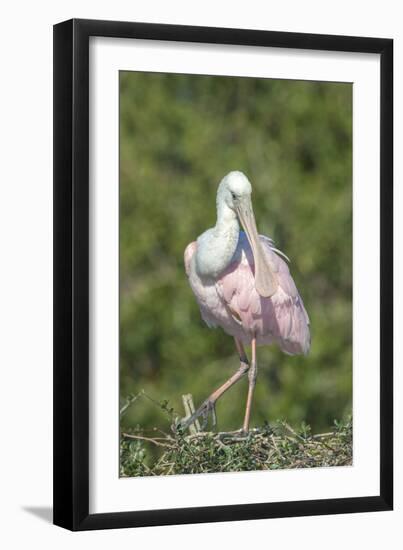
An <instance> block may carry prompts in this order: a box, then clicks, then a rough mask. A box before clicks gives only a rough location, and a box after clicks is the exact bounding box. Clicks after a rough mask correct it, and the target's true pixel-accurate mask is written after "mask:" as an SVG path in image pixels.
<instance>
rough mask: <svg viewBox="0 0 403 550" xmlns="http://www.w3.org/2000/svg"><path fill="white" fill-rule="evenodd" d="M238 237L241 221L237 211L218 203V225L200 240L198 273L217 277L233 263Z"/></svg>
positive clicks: (197, 256) (197, 261)
mask: <svg viewBox="0 0 403 550" xmlns="http://www.w3.org/2000/svg"><path fill="white" fill-rule="evenodd" d="M238 238H239V222H238V218H237V216H236V214H235V212H233V210H231V209H230V208H229V207H228V206H227V205H225V204H217V223H216V225H215V226H214V227H213V228H212V229H210V230H209V231H207V232H206V233H205V234H203V235H202V236H201V238H199V240H198V249H197V255H196V267H197V272H198V274H199V275H200V276H202V277H213V278H217V277H218V276H219V275H220V274H221V273H222V272H223V271H224V270H225V269H226V268H227V267H228V265H229V264H230V263H231V260H232V258H233V256H234V253H235V251H236V247H237V245H238Z"/></svg>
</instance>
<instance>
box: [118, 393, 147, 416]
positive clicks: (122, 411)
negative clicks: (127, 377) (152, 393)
mask: <svg viewBox="0 0 403 550" xmlns="http://www.w3.org/2000/svg"><path fill="white" fill-rule="evenodd" d="M142 395H144V390H141V391H140V392H139V393H138V394H137V395H132V396H131V397H130V398H129V399H127V401H126V403H125V404H124V405H123V407H122V408H121V409H120V411H119V415H120V416H123V415H124V414H125V412H126V411H127V409H128V408H129V407H130V406H131V405H133V403H134V402H135V401H137V399H138V398H139V397H141V396H142Z"/></svg>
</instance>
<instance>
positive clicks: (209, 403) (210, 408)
mask: <svg viewBox="0 0 403 550" xmlns="http://www.w3.org/2000/svg"><path fill="white" fill-rule="evenodd" d="M235 346H236V349H237V351H238V354H239V359H240V361H241V364H240V366H239V369H238V370H237V371H236V372H235V373H234V374H233V375H232V376H231V378H229V379H228V380H227V381H226V382H224V384H223V385H222V386H220V387H219V388H218V389H216V390H215V391H214V392H213V393H212V394H211V395H210V396H209V397H208V398H207V399H206V400H205V401H203V403H202V404H201V405H200V407H199V408H198V409H197V411H195V412H194V413H193V414H192V416H189V418H186V419H185V420H182V421H181V422H180V426H181V427H182V428H184V429H186V428H188V427H189V426H190V425H191V424H193V422H194V421H195V420H196V418H199V417H200V416H201V417H202V418H203V421H202V424H201V429H202V430H204V429H205V428H206V426H207V422H208V415H209V413H210V412H211V414H212V421H213V426H215V425H216V423H217V416H216V412H215V404H216V402H217V400H218V399H219V398H220V397H221V396H222V395H223V394H224V393H225V392H226V391H227V390H228V389H229V388H230V387H231V386H233V385H234V384H236V382H238V380H240V379H241V378H242V377H243V376H244V375H245V374H246V373H247V372H248V370H249V361H248V358H247V356H246V353H245V349H244V347H243V345H242V342H240V341H239V340H237V339H236V338H235Z"/></svg>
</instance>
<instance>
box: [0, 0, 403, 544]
mask: <svg viewBox="0 0 403 550" xmlns="http://www.w3.org/2000/svg"><path fill="white" fill-rule="evenodd" d="M234 4H235V2H234V0H230V1H227V0H225V1H222V2H218V1H217V0H214V1H211V0H203V2H199V3H198V4H197V5H196V4H195V3H194V2H191V1H183V2H182V1H180V0H170V1H169V2H164V1H163V0H158V1H157V0H154V1H152V0H150V1H148V2H141V3H140V2H139V3H135V2H133V0H131V1H123V0H120V1H119V0H114V1H110V0H109V1H105V0H98V2H92V3H91V2H89V1H88V0H80V1H78V0H70V1H69V2H67V1H66V0H60V1H59V2H48V1H45V0H36V1H35V2H27V1H25V2H18V1H14V2H13V3H11V2H10V3H7V4H6V5H7V8H6V9H5V8H4V6H3V10H2V14H1V15H2V18H1V19H2V25H1V33H0V39H1V41H2V44H1V50H0V51H1V59H2V60H1V65H0V66H1V77H2V78H1V81H2V82H1V87H0V94H1V101H0V110H1V111H0V128H1V145H2V147H1V151H2V160H1V163H0V170H1V177H0V182H1V195H2V196H1V200H0V209H1V211H0V224H1V232H0V235H1V249H0V250H1V254H2V259H3V261H2V263H1V271H0V278H1V285H0V311H1V314H0V323H1V328H2V332H1V334H2V339H1V345H0V354H1V362H0V365H1V372H2V374H3V378H2V383H1V384H0V413H1V415H0V418H1V420H2V422H1V431H0V441H1V446H0V448H1V452H0V476H1V477H0V480H1V481H0V517H1V523H2V528H1V530H0V541H1V542H3V544H2V546H3V547H5V548H23V547H24V546H28V545H29V546H31V547H33V548H36V547H41V548H54V547H57V548H58V549H60V550H61V549H64V548H70V547H71V545H72V544H75V546H76V547H77V548H86V547H87V545H88V544H91V545H97V546H96V547H97V548H109V547H110V546H111V544H113V545H115V546H117V545H119V546H120V547H124V546H126V545H134V544H135V545H136V548H140V547H141V546H143V547H144V548H154V547H155V548H157V547H158V545H161V547H163V548H166V549H170V548H175V549H182V548H192V550H193V549H194V550H196V549H199V548H206V547H210V548H218V547H219V546H220V545H221V544H225V545H226V546H231V548H233V549H234V550H235V549H240V548H244V547H245V546H247V547H250V546H251V545H253V544H256V545H259V546H260V545H263V546H268V545H275V546H281V547H282V548H292V547H295V548H299V549H301V550H303V549H308V548H309V549H310V550H313V549H316V548H318V549H319V548H326V549H329V550H331V549H333V548H335V549H336V548H340V547H345V548H353V547H354V545H355V544H359V545H360V547H365V548H367V549H372V548H378V547H379V546H380V545H385V546H386V547H390V548H397V547H399V543H398V541H399V539H400V541H401V540H402V538H403V536H402V530H401V524H402V522H403V501H402V497H403V491H402V489H403V483H402V475H401V468H400V467H399V466H400V464H401V463H402V462H403V448H402V431H403V430H402V398H401V392H398V391H397V388H400V387H401V385H402V380H403V377H402V374H401V373H400V372H399V370H398V368H396V392H395V393H396V397H397V398H399V399H398V400H397V404H396V423H395V424H396V429H395V433H396V436H397V435H399V438H398V439H397V443H396V466H397V468H396V506H395V508H396V510H395V511H394V512H388V513H385V512H383V513H378V514H359V515H351V516H333V517H331V516H324V517H316V518H297V519H279V520H267V521H266V520H265V521H254V522H252V521H249V522H240V523H226V524H210V525H196V526H195V525H189V526H180V527H177V526H173V527H159V528H153V529H151V528H146V529H136V530H121V531H109V532H106V531H105V532H96V533H76V534H72V533H69V532H67V531H63V530H61V529H59V528H56V527H53V526H51V525H50V523H49V522H48V521H45V520H44V519H40V518H39V517H38V515H39V516H45V517H46V516H49V515H50V512H49V507H50V504H51V452H52V447H51V424H52V421H51V416H52V412H51V368H52V356H51V351H52V348H51V304H52V302H51V284H52V279H51V261H52V257H51V254H52V253H51V245H52V241H51V231H52V218H51V206H52V187H51V185H52V182H51V178H52V124H51V114H52V96H51V94H52V65H51V62H52V28H51V26H52V24H54V23H57V22H59V21H62V20H64V19H69V18H71V17H82V18H93V19H119V20H128V21H130V20H132V21H133V20H137V21H149V22H160V23H182V24H195V25H210V26H226V27H231V26H233V27H242V28H256V29H258V28H262V29H270V30H283V31H301V32H316V33H329V34H351V35H361V36H381V37H392V38H394V39H395V98H396V110H395V113H396V116H395V120H396V131H395V136H396V145H395V151H396V152H397V151H401V150H402V146H403V140H402V137H403V136H402V124H401V123H402V103H401V98H402V97H403V76H402V70H401V67H402V62H403V42H402V39H403V30H402V24H401V21H402V15H401V14H400V13H399V4H400V2H398V1H396V2H394V1H392V0H384V1H383V2H381V3H379V2H376V3H375V2H372V1H369V0H367V1H363V0H360V1H358V0H356V1H355V2H352V1H351V0H349V1H346V0H338V1H337V2H314V1H313V0H296V1H288V2H287V1H282V2H278V1H277V2H271V3H269V2H261V1H260V2H259V0H249V1H248V2H242V3H239V5H234ZM396 157H397V154H396ZM399 180H400V181H401V180H402V160H401V156H400V158H396V171H395V181H399ZM402 195H403V193H402V189H401V187H400V189H399V188H398V187H397V186H396V202H395V204H396V207H395V210H396V212H397V211H398V207H399V206H400V208H401V207H402V206H403V204H402ZM401 229H402V222H401V221H400V220H397V223H396V232H397V235H396V241H397V242H396V246H395V250H396V253H397V250H398V248H400V249H401V248H402V246H401V240H400V238H399V234H401ZM399 245H400V246H399ZM396 263H397V262H396ZM399 264H400V265H398V266H397V269H396V280H399V279H402V276H403V271H402V267H403V266H402V258H401V255H400V258H399ZM396 305H402V296H401V293H400V295H399V296H398V297H397V299H396ZM396 317H397V318H396V320H397V324H396V334H397V335H399V334H401V332H402V328H403V327H402V323H401V315H400V313H399V315H397V316H396ZM396 340H398V338H396ZM402 351H403V350H402V344H401V342H396V366H397V367H398V366H399V365H398V362H399V359H400V358H401V357H402ZM4 375H5V377H6V379H5V380H4ZM399 393H400V395H398V394H399ZM32 508H34V509H35V510H34V512H35V513H32ZM29 509H31V511H29ZM3 539H4V540H3ZM6 539H7V543H6V544H4V541H5V540H6ZM393 541H395V542H394V543H393ZM400 544H401V542H400Z"/></svg>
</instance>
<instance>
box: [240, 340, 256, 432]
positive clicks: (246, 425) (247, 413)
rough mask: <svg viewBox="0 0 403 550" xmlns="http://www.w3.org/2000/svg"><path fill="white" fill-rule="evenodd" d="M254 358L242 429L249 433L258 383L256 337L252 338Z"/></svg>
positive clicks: (250, 371) (249, 377)
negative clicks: (253, 400) (254, 395)
mask: <svg viewBox="0 0 403 550" xmlns="http://www.w3.org/2000/svg"><path fill="white" fill-rule="evenodd" d="M251 347H252V360H251V365H250V369H249V372H248V379H249V389H248V398H247V400H246V410H245V419H244V422H243V429H242V431H243V432H244V433H247V432H248V431H249V421H250V413H251V408H252V399H253V394H254V391H255V385H256V378H257V363H256V338H252V343H251Z"/></svg>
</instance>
